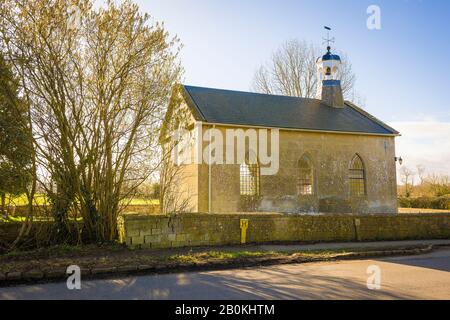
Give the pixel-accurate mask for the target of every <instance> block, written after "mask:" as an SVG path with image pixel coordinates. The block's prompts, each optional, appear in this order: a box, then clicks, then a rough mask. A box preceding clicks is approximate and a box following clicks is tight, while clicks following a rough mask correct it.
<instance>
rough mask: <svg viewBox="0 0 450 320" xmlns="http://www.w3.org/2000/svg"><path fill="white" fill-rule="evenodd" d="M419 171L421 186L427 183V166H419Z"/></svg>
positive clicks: (417, 167)
mask: <svg viewBox="0 0 450 320" xmlns="http://www.w3.org/2000/svg"><path fill="white" fill-rule="evenodd" d="M416 169H417V175H418V176H419V179H420V184H423V183H424V182H425V166H424V165H422V164H418V165H417V166H416Z"/></svg>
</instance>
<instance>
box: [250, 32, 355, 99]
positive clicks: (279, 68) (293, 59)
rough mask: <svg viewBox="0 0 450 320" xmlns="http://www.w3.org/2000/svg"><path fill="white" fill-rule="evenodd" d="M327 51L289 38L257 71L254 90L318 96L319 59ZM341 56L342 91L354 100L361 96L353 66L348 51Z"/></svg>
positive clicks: (288, 94) (253, 85) (346, 96)
mask: <svg viewBox="0 0 450 320" xmlns="http://www.w3.org/2000/svg"><path fill="white" fill-rule="evenodd" d="M323 54H324V52H323V50H322V49H319V48H318V47H316V46H314V45H313V44H308V43H307V42H306V41H299V40H291V41H288V42H286V43H284V44H283V45H282V46H281V47H280V48H279V49H278V50H277V51H276V52H275V53H274V54H273V55H272V57H271V59H270V60H269V62H268V63H266V64H265V65H262V66H261V67H260V68H259V69H258V70H257V71H256V73H255V76H254V80H253V84H252V89H253V90H254V91H256V92H261V93H267V94H280V95H287V96H294V97H304V98H315V97H316V92H317V85H318V76H317V69H316V61H317V58H318V57H320V56H322V55H323ZM340 55H341V59H342V67H341V85H342V91H343V94H344V97H345V98H346V99H349V100H352V101H354V100H355V98H356V97H358V96H357V94H356V93H355V92H354V89H353V87H354V84H355V75H354V73H353V71H352V65H351V63H350V62H349V59H348V57H347V56H346V55H345V54H343V53H340ZM358 100H361V99H358Z"/></svg>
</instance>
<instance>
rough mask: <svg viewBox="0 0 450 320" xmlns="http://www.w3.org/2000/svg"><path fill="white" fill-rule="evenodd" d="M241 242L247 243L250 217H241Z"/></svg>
mask: <svg viewBox="0 0 450 320" xmlns="http://www.w3.org/2000/svg"><path fill="white" fill-rule="evenodd" d="M240 225H241V243H245V242H246V241H247V229H248V219H241V220H240Z"/></svg>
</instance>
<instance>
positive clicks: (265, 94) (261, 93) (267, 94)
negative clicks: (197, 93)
mask: <svg viewBox="0 0 450 320" xmlns="http://www.w3.org/2000/svg"><path fill="white" fill-rule="evenodd" d="M183 87H185V88H186V87H191V88H199V89H207V90H217V91H226V92H234V93H246V94H254V95H261V96H269V97H281V98H292V99H305V100H312V101H320V102H322V100H320V99H317V98H305V97H297V96H286V95H282V94H271V93H263V92H253V91H243V90H232V89H222V88H211V87H201V86H192V85H187V84H183Z"/></svg>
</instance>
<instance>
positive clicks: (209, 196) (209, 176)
mask: <svg viewBox="0 0 450 320" xmlns="http://www.w3.org/2000/svg"><path fill="white" fill-rule="evenodd" d="M215 128H216V125H215V124H214V125H213V129H215ZM209 144H210V145H211V130H209ZM208 157H209V161H208V213H211V211H212V203H211V202H212V195H211V191H212V188H211V185H212V179H211V172H212V166H211V148H210V149H209V154H208Z"/></svg>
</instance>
